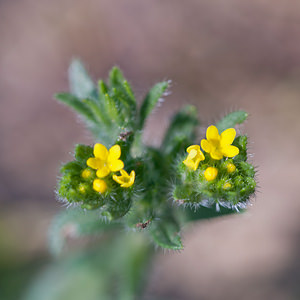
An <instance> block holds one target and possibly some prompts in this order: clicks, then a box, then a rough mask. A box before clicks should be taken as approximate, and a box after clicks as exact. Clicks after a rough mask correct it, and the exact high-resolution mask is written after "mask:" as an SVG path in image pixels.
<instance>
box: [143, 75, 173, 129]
mask: <svg viewBox="0 0 300 300" xmlns="http://www.w3.org/2000/svg"><path fill="white" fill-rule="evenodd" d="M168 86H169V83H168V82H167V81H163V82H160V83H157V84H156V85H155V86H154V87H153V88H152V89H151V90H150V91H149V93H148V94H147V96H146V98H145V99H144V102H143V104H142V107H141V110H140V116H139V117H140V118H139V124H138V128H139V129H142V128H143V127H144V124H145V121H146V119H147V117H148V116H149V115H150V113H151V112H152V110H153V109H154V108H155V106H156V104H157V102H158V101H159V99H160V98H162V96H163V94H164V92H165V91H166V90H167V88H168Z"/></svg>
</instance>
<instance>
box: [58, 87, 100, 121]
mask: <svg viewBox="0 0 300 300" xmlns="http://www.w3.org/2000/svg"><path fill="white" fill-rule="evenodd" d="M54 97H55V98H56V99H57V100H58V101H60V102H62V103H63V104H65V105H67V106H69V107H71V108H72V109H74V110H75V111H76V112H77V113H79V114H80V115H81V116H83V117H85V118H86V119H87V120H88V121H90V122H93V123H95V122H96V120H95V117H94V114H93V113H92V112H91V110H90V108H89V107H88V106H87V105H86V104H85V103H83V102H81V101H80V100H79V99H78V98H77V97H75V96H73V95H71V94H69V93H59V94H55V95H54Z"/></svg>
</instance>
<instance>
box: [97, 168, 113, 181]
mask: <svg viewBox="0 0 300 300" xmlns="http://www.w3.org/2000/svg"><path fill="white" fill-rule="evenodd" d="M109 173H110V170H109V168H108V167H106V166H103V167H102V168H101V169H99V170H97V172H96V175H97V177H99V178H103V177H106V176H107V175H108V174H109Z"/></svg>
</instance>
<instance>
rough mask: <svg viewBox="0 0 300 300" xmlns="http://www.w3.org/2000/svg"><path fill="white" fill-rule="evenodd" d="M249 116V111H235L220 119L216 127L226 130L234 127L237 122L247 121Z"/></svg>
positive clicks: (220, 130)
mask: <svg viewBox="0 0 300 300" xmlns="http://www.w3.org/2000/svg"><path fill="white" fill-rule="evenodd" d="M247 117H248V113H246V112H245V111H243V110H238V111H234V112H232V113H229V114H228V115H226V116H225V117H224V118H223V119H222V120H220V121H219V122H218V123H217V124H216V127H217V128H218V130H219V132H222V131H224V130H226V129H227V128H232V127H234V126H235V125H237V124H241V123H243V122H244V121H246V119H247Z"/></svg>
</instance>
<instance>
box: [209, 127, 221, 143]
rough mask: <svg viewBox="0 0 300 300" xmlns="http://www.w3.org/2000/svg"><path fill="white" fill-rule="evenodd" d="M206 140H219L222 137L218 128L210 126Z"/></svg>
mask: <svg viewBox="0 0 300 300" xmlns="http://www.w3.org/2000/svg"><path fill="white" fill-rule="evenodd" d="M206 138H207V140H208V141H209V140H219V139H220V135H219V131H218V128H217V127H216V126H214V125H211V126H209V127H208V128H207V130H206Z"/></svg>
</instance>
